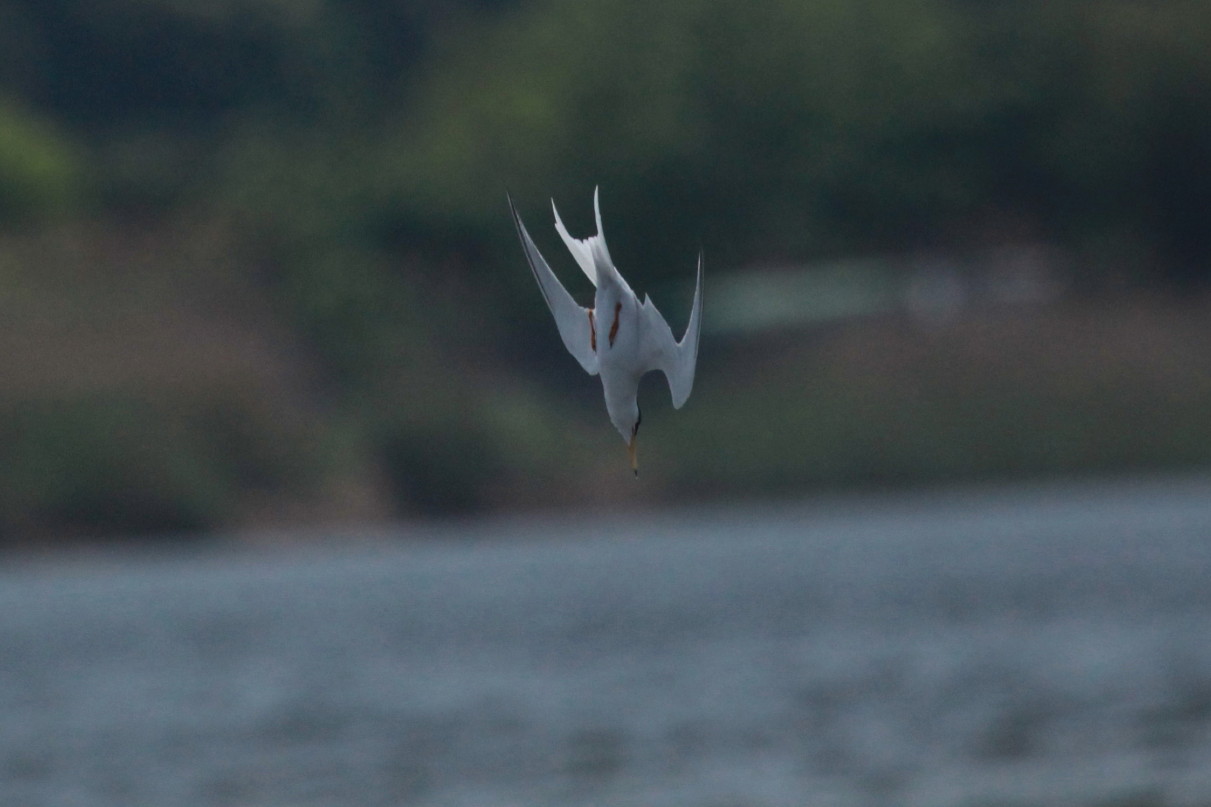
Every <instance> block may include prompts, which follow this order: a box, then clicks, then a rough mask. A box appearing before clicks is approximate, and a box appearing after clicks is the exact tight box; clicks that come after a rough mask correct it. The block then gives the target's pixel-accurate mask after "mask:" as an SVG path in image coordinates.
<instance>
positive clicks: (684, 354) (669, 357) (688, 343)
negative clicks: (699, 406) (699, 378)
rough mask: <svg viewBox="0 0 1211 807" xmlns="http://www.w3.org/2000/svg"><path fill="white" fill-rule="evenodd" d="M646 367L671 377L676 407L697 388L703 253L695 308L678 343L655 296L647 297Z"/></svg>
mask: <svg viewBox="0 0 1211 807" xmlns="http://www.w3.org/2000/svg"><path fill="white" fill-rule="evenodd" d="M639 317H640V323H641V324H642V326H643V331H642V332H641V336H640V339H641V343H640V345H641V347H640V350H641V351H642V358H643V370H644V372H647V371H648V370H660V371H661V372H663V373H664V375H665V377H666V378H667V379H668V380H669V391H670V392H671V393H672V394H673V406H674V407H675V408H677V409H680V408H681V405H682V404H684V403H685V401H686V399H687V398H689V397H690V390H691V389H693V388H694V368H695V366H696V365H697V364H698V333H699V331H700V330H701V327H702V256H701V255H699V256H698V281H697V284H696V285H695V287H694V307H693V309H692V310H691V311H690V322H689V324H688V325H686V327H685V334H684V335H683V336H682V337H681V341H680V342H678V341H676V340H675V339H674V338H673V331H672V329H671V328H669V324H668V323H667V322H665V320H664V317H663V316H661V315H660V312H659V311H657V310H656V304H655V303H653V302H652V298H651V297H648V296H646V295H645V296H644V298H643V305H642V306H640V308H639Z"/></svg>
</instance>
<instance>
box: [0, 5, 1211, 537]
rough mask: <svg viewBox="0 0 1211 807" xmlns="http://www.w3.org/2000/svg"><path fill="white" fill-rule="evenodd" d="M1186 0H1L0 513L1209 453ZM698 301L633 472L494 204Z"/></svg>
mask: <svg viewBox="0 0 1211 807" xmlns="http://www.w3.org/2000/svg"><path fill="white" fill-rule="evenodd" d="M1209 32H1211V10H1209V9H1208V6H1207V5H1206V4H1205V3H1201V2H1197V1H1196V0H1191V1H1190V2H1183V0H1166V2H1139V0H1096V1H1094V0H1062V1H1061V2H1055V0H1049V1H1048V2H1029V1H1027V2H1015V3H999V2H980V1H979V0H932V1H929V2H926V1H922V2H911V3H905V2H901V1H900V0H844V1H843V2H842V1H840V0H816V1H815V2H809V3H804V2H771V3H765V4H762V5H761V6H759V7H748V6H741V5H738V4H734V3H728V2H721V1H720V0H681V1H680V2H670V3H662V4H658V5H656V6H653V5H652V4H649V3H637V2H629V0H589V1H588V2H580V3H575V4H572V3H558V2H539V1H538V0H441V1H440V2H437V0H432V1H430V0H407V2H404V1H403V0H340V1H339V2H338V1H337V0H308V2H286V1H285V0H224V2H211V3H205V4H194V3H185V2H177V0H36V2H35V0H2V1H0V340H2V344H0V430H2V431H3V435H2V436H0V541H3V542H4V543H6V544H9V545H26V546H29V545H45V544H47V543H49V542H57V541H62V540H65V539H81V538H84V539H93V538H109V537H114V536H122V537H131V536H141V535H145V536H163V535H169V534H175V535H180V534H199V533H203V532H206V531H212V530H230V529H241V528H263V527H280V526H287V527H289V526H297V525H316V524H354V523H365V522H384V521H388V520H393V519H398V518H408V517H414V516H432V515H448V514H468V513H478V512H489V511H493V512H495V511H502V510H513V509H522V510H536V509H546V508H552V507H561V508H562V507H571V506H579V505H593V506H601V505H608V504H623V503H625V505H626V506H635V507H638V506H640V505H646V504H655V503H660V502H671V501H678V502H686V501H704V500H719V499H722V498H740V497H768V496H785V495H798V494H800V493H803V492H808V491H819V490H822V489H854V488H865V487H872V486H874V487H880V488H885V487H889V486H891V487H900V486H909V485H922V484H936V483H940V482H947V481H955V480H985V479H1002V478H1022V477H1034V476H1038V475H1046V476H1050V477H1055V476H1071V475H1080V474H1106V473H1118V472H1124V471H1139V470H1141V469H1153V470H1154V469H1177V468H1186V467H1203V466H1205V464H1206V463H1207V462H1208V460H1209V459H1211V418H1208V417H1207V414H1206V413H1207V412H1208V410H1209V407H1211V352H1209V351H1208V350H1207V349H1206V345H1207V344H1208V336H1211V321H1209V320H1208V317H1207V314H1208V304H1207V298H1206V290H1207V288H1206V287H1207V285H1208V280H1211V229H1209V228H1208V225H1207V222H1208V216H1209V215H1211V105H1209V104H1208V103H1207V99H1208V98H1209V97H1211V33H1209ZM595 185H600V186H601V189H602V191H601V192H602V207H603V213H604V217H605V222H606V228H607V229H608V230H609V237H610V244H611V249H612V252H613V254H614V256H615V258H616V260H617V261H618V263H619V265H620V266H621V267H622V269H623V271H624V273H625V274H626V275H627V277H628V278H630V280H631V282H632V284H633V285H635V287H636V288H637V289H639V290H640V292H641V293H642V292H644V291H648V292H650V293H651V294H652V296H653V298H654V299H655V300H656V301H657V303H658V304H659V305H660V307H661V309H662V310H663V311H664V313H665V314H666V316H667V317H668V318H669V320H670V322H671V324H672V325H673V327H674V329H675V330H677V331H678V332H680V330H681V328H682V327H684V323H685V321H686V318H687V316H688V309H689V304H690V297H691V294H692V280H693V272H694V262H695V258H696V255H697V253H698V251H699V249H702V250H703V251H704V253H705V258H706V316H705V328H706V330H704V334H703V340H702V354H701V365H700V370H699V380H698V384H697V386H696V389H695V393H694V396H693V398H692V399H691V401H690V403H689V405H688V406H687V407H686V409H685V410H684V411H683V412H679V413H677V414H676V416H674V415H673V412H672V410H671V407H670V406H669V403H668V395H667V392H666V390H665V389H663V388H662V380H661V379H658V378H657V377H656V376H652V377H649V379H648V380H647V382H646V383H645V385H644V388H643V393H642V396H641V398H642V400H643V403H644V411H645V421H644V422H645V427H646V428H645V430H644V441H643V444H642V447H641V448H642V450H641V461H642V467H643V470H644V474H643V476H642V477H641V480H640V482H639V483H638V484H635V483H634V482H633V481H632V480H631V479H630V478H629V474H628V469H627V462H626V454H625V450H624V446H623V445H622V444H621V441H620V440H619V439H618V438H617V436H616V435H615V434H614V431H613V429H612V428H611V427H610V424H609V422H608V420H607V419H606V416H605V413H604V409H603V406H602V404H601V400H600V390H599V385H598V384H597V382H596V381H595V380H594V379H590V378H588V377H586V376H584V375H583V374H582V373H581V371H580V370H579V368H578V367H577V366H576V364H575V362H574V361H573V360H571V359H570V357H568V356H567V355H566V354H565V353H564V351H563V349H562V347H561V345H560V343H559V341H558V338H557V335H556V332H555V329H554V327H553V325H552V323H551V322H550V320H549V315H548V313H547V311H546V309H545V307H544V306H543V305H542V304H541V298H540V296H539V295H538V293H537V290H536V289H535V288H534V283H533V280H532V278H531V277H530V274H529V272H528V270H527V269H526V265H525V261H524V259H523V257H522V253H521V250H520V247H519V245H518V244H517V242H516V237H515V235H514V233H513V231H512V225H511V222H510V220H509V216H508V208H507V206H506V203H505V194H506V191H507V192H509V193H511V194H512V195H513V196H514V198H515V199H516V201H517V203H518V205H519V209H520V211H521V213H522V215H523V217H524V218H525V220H526V221H527V223H528V225H529V228H530V230H531V232H532V233H534V234H535V237H536V238H537V239H538V242H539V246H540V248H542V249H543V250H544V252H545V253H546V254H547V256H548V260H551V261H552V262H553V264H554V265H555V267H556V271H557V273H559V274H561V276H562V277H563V278H564V279H565V281H566V282H567V283H568V285H569V287H570V289H571V290H573V293H574V294H577V295H580V297H581V299H584V300H587V299H590V294H591V290H590V289H589V288H588V287H587V284H585V283H582V282H580V281H581V279H580V278H579V276H578V273H577V272H576V270H575V267H574V264H573V263H572V261H571V260H569V256H567V255H566V253H565V251H564V250H563V248H562V246H561V245H560V244H559V242H558V240H557V239H556V238H555V237H554V232H553V228H551V227H550V226H549V225H550V223H551V216H550V213H549V199H550V198H551V197H554V198H555V199H556V200H557V201H558V202H559V203H560V205H561V209H562V210H563V211H564V215H565V218H566V219H567V221H568V223H569V227H570V228H571V229H572V230H573V232H574V233H578V234H585V233H588V232H589V231H590V229H591V226H592V224H591V222H592V212H591V204H592V192H593V188H594V186H595Z"/></svg>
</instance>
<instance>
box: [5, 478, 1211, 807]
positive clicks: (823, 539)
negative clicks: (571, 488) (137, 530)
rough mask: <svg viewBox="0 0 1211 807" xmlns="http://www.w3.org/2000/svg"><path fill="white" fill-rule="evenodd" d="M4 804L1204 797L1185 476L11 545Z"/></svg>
mask: <svg viewBox="0 0 1211 807" xmlns="http://www.w3.org/2000/svg"><path fill="white" fill-rule="evenodd" d="M0 803H2V804H5V805H10V804H11V805H23V806H24V807H40V806H42V805H46V806H47V807H49V806H51V805H54V806H55V807H59V806H63V807H77V806H78V807H111V806H112V807H119V806H120V807H132V805H133V806H138V805H148V806H149V807H150V806H151V805H154V806H155V807H184V806H185V805H189V807H199V806H202V807H209V806H210V805H215V806H218V805H232V806H233V807H235V806H236V805H238V806H239V807H263V806H265V807H267V806H268V805H281V806H282V807H305V806H308V805H316V806H317V807H318V806H319V805H324V806H325V807H329V806H331V805H359V806H360V807H366V806H373V805H418V806H419V807H505V806H506V805H507V806H508V807H536V806H545V805H561V806H566V805H571V806H572V807H578V806H580V805H584V806H585V807H588V805H593V806H594V807H598V806H602V805H627V806H631V805H633V806H634V807H640V806H641V805H642V807H741V806H744V807H803V805H922V806H923V807H924V806H925V805H929V807H936V806H938V805H943V806H945V805H970V807H975V806H976V805H998V806H999V807H1009V806H1010V805H1090V806H1091V807H1092V806H1093V805H1105V806H1106V807H1110V806H1111V805H1114V806H1115V807H1136V806H1138V807H1156V806H1158V805H1201V806H1203V807H1205V805H1211V478H1156V479H1144V480H1129V481H1113V482H1101V483H1066V484H1051V485H1034V486H1016V487H1001V488H992V487H988V488H969V489H963V490H950V491H934V492H916V493H902V494H885V495H854V496H837V497H830V498H820V499H814V500H811V501H807V502H803V503H781V504H767V505H754V504H746V505H740V506H723V505H720V506H711V507H707V508H703V509H694V510H684V511H662V512H656V513H651V512H638V513H635V514H632V515H625V516H623V515H613V514H606V513H587V514H583V515H560V516H543V517H528V518H520V517H518V518H504V519H493V520H482V521H467V522H458V523H443V524H433V525H411V526H408V525H405V526H400V527H398V528H396V529H379V530H376V531H374V532H373V534H371V533H370V532H369V531H367V533H366V534H360V535H359V534H356V533H352V532H347V533H345V534H340V535H338V534H335V533H334V534H332V535H331V536H328V539H327V540H323V541H318V542H311V543H307V544H304V545H302V546H298V545H294V546H288V547H286V548H280V549H274V550H270V549H267V548H263V547H262V548H248V547H241V546H238V545H236V544H235V543H234V542H221V543H219V544H217V545H206V546H203V547H197V546H194V547H192V548H190V549H188V550H183V551H174V552H164V551H158V552H151V551H146V552H140V551H134V550H120V551H119V550H115V551H111V552H104V551H90V552H87V553H84V554H79V555H69V554H63V555H58V556H50V557H41V558H29V557H11V558H8V559H6V560H5V562H4V566H3V571H0Z"/></svg>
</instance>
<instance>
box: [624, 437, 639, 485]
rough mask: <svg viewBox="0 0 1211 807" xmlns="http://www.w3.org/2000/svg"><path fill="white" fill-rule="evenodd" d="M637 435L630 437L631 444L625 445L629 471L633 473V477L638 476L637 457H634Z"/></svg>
mask: <svg viewBox="0 0 1211 807" xmlns="http://www.w3.org/2000/svg"><path fill="white" fill-rule="evenodd" d="M638 439H639V437H638V435H636V436H633V437H631V442H629V443H627V456H629V457H630V458H631V470H632V471H634V472H635V476H639V457H637V456H636V454H635V451H636V448H637V446H636V443H637V442H638Z"/></svg>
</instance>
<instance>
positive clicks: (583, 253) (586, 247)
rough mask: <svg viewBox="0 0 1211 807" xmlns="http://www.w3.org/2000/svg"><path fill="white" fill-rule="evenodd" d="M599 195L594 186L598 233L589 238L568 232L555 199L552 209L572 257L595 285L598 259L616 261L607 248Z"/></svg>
mask: <svg viewBox="0 0 1211 807" xmlns="http://www.w3.org/2000/svg"><path fill="white" fill-rule="evenodd" d="M597 197H598V189H597V188H594V189H593V216H594V217H595V218H596V219H597V235H591V236H589V237H588V238H573V237H572V236H571V235H569V234H568V228H567V227H564V226H563V220H562V219H561V218H559V210H558V209H557V208H556V207H555V200H554V199H552V200H551V210H552V211H554V213H555V229H556V230H558V231H559V237H560V238H562V239H563V243H564V244H565V245H566V246H567V248H568V252H571V253H572V257H573V258H575V259H576V263H577V264H579V265H580V268H581V270H583V271H584V273H585V276H586V277H587V278H588V279H589V282H590V283H592V284H593V285H594V286H596V285H597V261H599V260H604V261H605V263H606V264H608V265H610V266H613V265H614V262H613V261H611V260H610V251H609V250H608V249H606V242H605V230H603V229H602V228H601V205H599V204H598V203H597Z"/></svg>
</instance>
